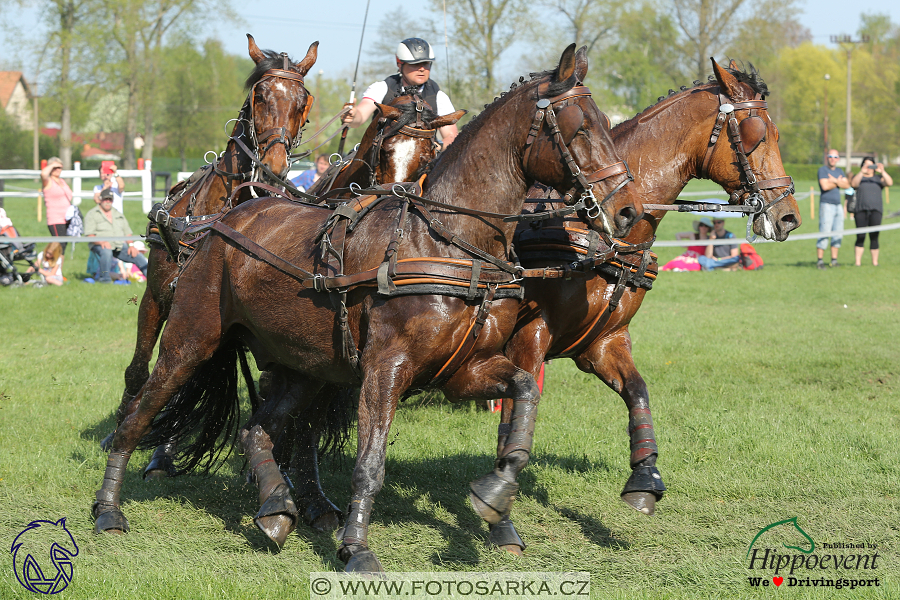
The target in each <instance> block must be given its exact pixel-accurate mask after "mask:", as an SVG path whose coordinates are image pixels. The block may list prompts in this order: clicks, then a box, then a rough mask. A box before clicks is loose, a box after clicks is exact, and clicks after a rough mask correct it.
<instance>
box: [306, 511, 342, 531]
mask: <svg viewBox="0 0 900 600" xmlns="http://www.w3.org/2000/svg"><path fill="white" fill-rule="evenodd" d="M309 526H310V527H312V528H313V529H315V530H316V531H318V532H320V533H331V532H332V531H337V530H338V529H339V528H340V526H341V518H340V516H339V515H337V514H335V513H333V512H330V513H325V514H324V515H321V516H319V517H317V518H316V519H314V520H313V522H312V523H310V524H309Z"/></svg>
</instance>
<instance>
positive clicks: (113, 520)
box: [94, 508, 129, 534]
mask: <svg viewBox="0 0 900 600" xmlns="http://www.w3.org/2000/svg"><path fill="white" fill-rule="evenodd" d="M128 529H129V527H128V519H126V518H125V515H124V514H122V511H121V510H119V509H118V508H113V509H111V510H108V511H106V512H102V513H100V514H99V515H97V520H96V522H95V523H94V533H115V534H123V533H128Z"/></svg>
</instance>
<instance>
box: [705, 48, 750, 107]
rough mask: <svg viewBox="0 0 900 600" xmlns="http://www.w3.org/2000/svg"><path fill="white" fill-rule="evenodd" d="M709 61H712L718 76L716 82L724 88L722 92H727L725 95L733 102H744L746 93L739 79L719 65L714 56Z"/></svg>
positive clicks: (714, 71)
mask: <svg viewBox="0 0 900 600" xmlns="http://www.w3.org/2000/svg"><path fill="white" fill-rule="evenodd" d="M709 60H711V61H712V65H713V73H715V74H716V81H718V82H719V86H720V87H721V88H722V91H723V92H725V95H726V96H728V97H729V98H731V99H732V100H743V99H744V91H743V90H742V89H741V84H740V83H739V82H738V80H737V77H735V76H734V75H732V74H731V73H729V72H728V71H726V70H725V69H723V68H722V67H720V66H719V63H717V62H716V59H714V58H713V57H712V56H710V57H709Z"/></svg>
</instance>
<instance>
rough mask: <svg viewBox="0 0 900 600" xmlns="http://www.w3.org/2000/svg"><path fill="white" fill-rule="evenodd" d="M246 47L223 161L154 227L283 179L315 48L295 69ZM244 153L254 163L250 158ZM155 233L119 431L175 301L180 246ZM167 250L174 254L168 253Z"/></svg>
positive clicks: (190, 185)
mask: <svg viewBox="0 0 900 600" xmlns="http://www.w3.org/2000/svg"><path fill="white" fill-rule="evenodd" d="M247 40H248V46H249V53H250V58H252V59H253V62H255V63H256V67H255V68H254V69H253V72H252V73H251V74H250V76H249V77H248V78H247V83H246V86H247V88H248V90H249V93H248V95H247V100H246V101H245V102H244V105H243V107H242V108H241V111H240V113H239V114H238V118H237V119H236V123H235V125H234V128H233V130H232V132H231V137H230V138H229V142H228V145H227V146H226V147H225V151H224V153H223V154H222V157H221V158H220V159H219V160H218V161H217V162H216V163H215V164H214V165H210V166H208V167H204V168H203V169H201V170H200V171H197V172H196V173H194V174H193V175H192V176H191V177H190V178H188V180H187V181H184V182H181V183H179V184H178V185H177V186H175V188H173V189H172V191H171V192H170V193H169V196H168V198H167V199H166V202H165V203H164V204H163V205H162V207H161V208H162V211H160V210H159V208H160V207H154V210H153V211H151V217H154V216H155V218H156V220H159V221H165V220H167V217H179V218H183V217H188V216H190V217H197V216H201V215H211V214H215V213H218V212H219V211H221V210H222V209H223V208H224V207H225V204H226V201H227V200H228V198H229V197H231V195H232V191H233V190H234V189H235V188H236V187H237V186H238V185H239V184H241V183H243V182H246V181H250V180H251V179H254V180H259V179H262V180H266V179H267V175H266V173H265V169H268V170H269V171H270V172H271V173H273V174H274V175H276V176H277V177H281V178H283V177H284V176H285V175H286V174H287V172H288V170H289V169H290V157H289V155H290V150H291V147H292V146H293V145H294V143H295V142H296V141H299V139H300V128H301V127H302V126H303V125H304V123H305V122H306V116H307V114H308V113H309V110H310V108H311V107H312V103H313V97H312V96H310V95H309V94H308V93H307V91H306V88H305V87H304V86H303V77H304V76H305V75H306V73H307V72H308V71H309V69H310V68H312V66H313V65H314V64H315V62H316V57H317V48H318V45H319V43H318V42H315V43H313V44H312V45H311V46H310V47H309V51H308V52H307V53H306V57H305V58H304V59H303V60H301V61H300V62H299V63H296V64H294V63H292V62H291V61H290V60H289V59H288V58H287V55H286V54H276V53H275V52H272V51H271V50H265V51H262V50H260V49H259V47H258V46H257V45H256V41H255V40H254V39H253V36H251V35H250V34H247ZM248 151H249V152H252V153H253V154H254V156H252V157H251V156H250V155H249V154H248ZM260 165H263V166H264V167H265V169H263V167H261V166H260ZM275 183H277V182H275ZM250 198H251V195H250V188H249V187H244V188H242V189H240V190H238V196H237V197H236V198H235V200H234V202H235V203H240V202H244V201H246V200H249V199H250ZM159 227H160V225H159V224H157V223H156V222H152V223H151V224H150V226H149V227H148V230H149V231H148V234H150V235H148V239H149V241H150V242H151V244H150V253H149V261H148V262H149V265H148V269H147V288H146V289H145V290H144V297H143V299H142V300H141V305H140V310H139V312H138V331H137V342H136V344H135V348H134V356H133V357H132V359H131V364H129V365H128V367H127V368H126V369H125V391H124V392H123V394H122V401H121V403H120V405H119V408H118V410H117V411H116V426H118V424H119V423H121V422H122V419H124V418H125V415H127V414H128V413H130V412H132V411H133V410H134V409H135V408H136V405H135V404H134V399H135V396H136V394H137V393H138V391H139V390H140V389H141V387H142V386H143V385H144V383H145V382H146V381H147V378H148V377H149V376H150V371H149V369H148V365H149V364H150V358H151V357H152V355H153V348H154V346H155V345H156V340H157V338H158V337H159V333H160V331H162V326H163V323H165V321H166V318H167V317H168V314H169V310H170V308H171V305H172V299H173V297H174V292H173V290H172V286H171V284H172V281H173V280H174V279H175V276H176V275H177V274H178V264H177V263H176V262H174V261H173V260H171V259H170V257H169V253H170V252H174V253H176V254H177V241H176V240H173V239H171V238H170V236H168V235H166V232H165V231H163V235H162V236H160V235H153V233H155V231H157V230H158V229H159ZM166 245H169V246H174V248H169V249H167V248H166ZM111 441H112V434H110V435H109V436H107V438H106V439H104V440H103V442H101V445H102V446H103V447H104V449H108V446H109V444H110V442H111Z"/></svg>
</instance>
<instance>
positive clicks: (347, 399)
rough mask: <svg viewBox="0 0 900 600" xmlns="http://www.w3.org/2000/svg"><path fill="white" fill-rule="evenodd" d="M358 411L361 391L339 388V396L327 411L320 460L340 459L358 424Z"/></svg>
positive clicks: (320, 446) (320, 443)
mask: <svg viewBox="0 0 900 600" xmlns="http://www.w3.org/2000/svg"><path fill="white" fill-rule="evenodd" d="M358 409H359V389H356V388H345V387H339V388H337V394H335V395H334V397H333V398H332V399H331V402H330V403H329V404H328V408H327V409H326V411H325V418H324V421H323V423H322V430H321V434H320V436H319V448H318V450H319V458H322V457H325V456H329V457H338V456H340V455H341V454H342V453H343V451H344V448H346V447H347V442H348V441H349V440H350V433H351V432H352V430H353V425H354V423H356V417H357V414H358Z"/></svg>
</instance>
